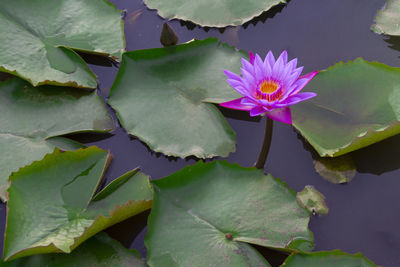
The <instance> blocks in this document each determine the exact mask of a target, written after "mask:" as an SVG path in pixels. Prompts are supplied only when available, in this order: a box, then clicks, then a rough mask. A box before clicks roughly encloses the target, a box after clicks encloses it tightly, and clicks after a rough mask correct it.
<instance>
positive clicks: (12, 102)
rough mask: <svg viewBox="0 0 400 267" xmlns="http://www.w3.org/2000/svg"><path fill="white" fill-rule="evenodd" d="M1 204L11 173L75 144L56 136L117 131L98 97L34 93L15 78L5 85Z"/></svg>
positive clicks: (1, 94)
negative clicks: (48, 154)
mask: <svg viewBox="0 0 400 267" xmlns="http://www.w3.org/2000/svg"><path fill="white" fill-rule="evenodd" d="M0 114H1V116H0V151H2V156H1V157H0V198H1V199H3V200H6V194H5V190H6V189H7V186H8V182H7V179H8V177H9V176H10V174H11V173H12V172H15V171H17V170H18V169H19V168H20V167H23V166H25V165H27V164H30V163H31V162H32V161H35V160H39V159H41V158H43V156H44V155H45V154H46V153H50V152H52V151H53V150H54V147H56V146H57V147H60V148H61V149H63V150H68V149H69V148H68V147H71V144H72V143H71V141H70V140H68V139H65V138H64V139H63V138H54V137H55V136H59V135H63V134H68V133H76V132H88V131H93V132H105V131H110V130H112V129H113V128H114V123H113V121H112V119H111V117H110V116H109V115H108V112H107V109H106V107H105V105H104V102H103V100H102V99H101V97H100V96H98V95H97V94H96V92H87V91H83V90H76V89H74V88H66V87H59V88H54V86H41V87H33V86H32V85H30V84H29V83H27V82H25V81H23V80H21V79H19V78H13V79H10V80H7V81H5V82H2V83H0ZM72 147H74V145H72Z"/></svg>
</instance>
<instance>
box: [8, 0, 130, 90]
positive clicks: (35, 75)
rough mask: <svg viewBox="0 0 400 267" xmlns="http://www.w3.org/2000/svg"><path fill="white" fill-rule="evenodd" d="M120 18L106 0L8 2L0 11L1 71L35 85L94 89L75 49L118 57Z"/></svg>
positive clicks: (122, 44)
mask: <svg viewBox="0 0 400 267" xmlns="http://www.w3.org/2000/svg"><path fill="white" fill-rule="evenodd" d="M120 16H121V13H120V11H118V10H117V9H116V8H115V6H114V5H112V4H110V3H109V2H107V1H103V0H101V1H98V0H87V1H83V2H82V1H79V0H60V1H52V0H45V1H29V0H15V1H6V2H4V3H2V5H1V6H0V25H3V26H2V27H0V71H5V72H9V73H12V74H15V75H17V76H19V77H21V78H23V79H26V80H27V81H29V82H30V83H31V84H33V85H35V86H36V85H41V84H53V85H65V86H74V87H86V88H96V85H97V81H96V76H95V75H94V74H93V73H92V71H91V70H90V69H89V67H88V66H87V65H86V63H85V62H84V61H83V60H82V58H81V57H80V56H79V55H78V54H76V52H75V51H74V50H77V51H84V52H89V53H95V54H102V55H110V56H113V57H118V58H120V57H121V54H122V52H123V51H124V49H125V39H124V36H123V24H122V20H121V17H120Z"/></svg>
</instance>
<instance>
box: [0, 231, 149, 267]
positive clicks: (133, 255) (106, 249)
mask: <svg viewBox="0 0 400 267" xmlns="http://www.w3.org/2000/svg"><path fill="white" fill-rule="evenodd" d="M23 266H46V267H60V266H61V267H63V266H65V267H70V266H102V267H108V266H113V267H125V266H132V267H145V266H146V264H145V263H144V261H143V259H142V257H141V256H140V254H139V252H138V251H137V250H134V249H126V248H124V247H123V246H122V245H121V244H120V243H118V242H117V241H116V240H114V239H112V238H110V237H109V236H108V235H107V234H105V233H99V234H97V235H95V236H94V237H92V238H90V239H89V240H87V241H86V242H84V243H83V244H82V245H80V246H79V247H78V248H77V249H76V250H74V251H73V252H71V253H70V254H63V253H58V254H42V255H33V256H30V257H25V258H21V259H16V260H13V261H11V262H2V261H0V267H23Z"/></svg>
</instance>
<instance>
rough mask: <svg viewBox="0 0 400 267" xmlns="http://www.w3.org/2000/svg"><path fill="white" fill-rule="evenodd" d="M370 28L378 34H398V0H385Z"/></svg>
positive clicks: (399, 1)
mask: <svg viewBox="0 0 400 267" xmlns="http://www.w3.org/2000/svg"><path fill="white" fill-rule="evenodd" d="M371 29H372V30H373V31H374V32H376V33H379V34H387V35H396V36H397V35H400V0H387V1H386V3H385V5H384V7H383V8H382V10H378V12H377V14H376V16H375V24H374V25H372V27H371Z"/></svg>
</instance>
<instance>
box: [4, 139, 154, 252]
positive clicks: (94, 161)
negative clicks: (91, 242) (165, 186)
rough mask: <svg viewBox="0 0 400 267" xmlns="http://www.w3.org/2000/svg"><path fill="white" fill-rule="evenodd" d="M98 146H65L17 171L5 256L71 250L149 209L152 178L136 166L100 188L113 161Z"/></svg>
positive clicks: (14, 178) (11, 189) (12, 184)
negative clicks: (114, 225)
mask: <svg viewBox="0 0 400 267" xmlns="http://www.w3.org/2000/svg"><path fill="white" fill-rule="evenodd" d="M110 160H111V159H110V157H109V154H108V153H107V152H105V151H103V150H101V149H99V148H97V147H89V148H87V149H80V150H77V151H72V152H70V151H68V152H60V151H59V150H58V149H56V150H55V151H54V152H53V153H52V154H47V155H46V156H45V157H44V158H43V159H42V160H41V161H36V162H34V163H32V164H31V165H29V166H27V167H24V168H22V169H20V170H19V171H18V172H16V173H13V175H12V176H11V177H10V182H11V184H10V187H9V189H8V195H9V200H8V203H7V211H8V212H7V228H6V231H5V241H4V259H5V260H12V259H15V258H20V257H24V256H29V255H33V254H43V253H52V252H65V253H69V252H71V251H72V250H73V249H74V248H76V247H77V246H78V245H79V244H80V243H82V242H83V241H85V240H86V239H88V238H89V237H91V236H93V235H94V234H96V233H97V232H99V231H101V230H103V229H105V228H107V227H109V226H111V225H113V224H115V223H118V222H120V221H123V220H125V219H126V218H129V217H131V216H133V215H135V214H138V213H140V212H142V211H144V210H146V209H149V208H150V207H151V204H152V195H153V192H152V187H151V185H150V181H149V178H148V177H147V176H146V175H144V174H142V173H140V172H138V171H137V170H133V171H131V172H128V173H126V174H124V175H123V176H121V177H120V178H117V179H116V180H114V181H113V182H111V183H110V184H109V185H108V186H107V187H105V188H104V189H103V190H101V191H100V192H99V193H97V194H95V192H96V190H97V187H98V185H99V182H100V180H101V178H102V176H103V175H104V172H105V169H106V167H107V165H108V163H109V161H110Z"/></svg>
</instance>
